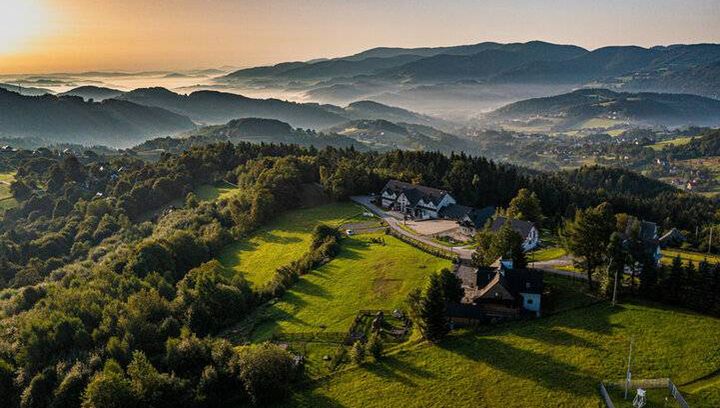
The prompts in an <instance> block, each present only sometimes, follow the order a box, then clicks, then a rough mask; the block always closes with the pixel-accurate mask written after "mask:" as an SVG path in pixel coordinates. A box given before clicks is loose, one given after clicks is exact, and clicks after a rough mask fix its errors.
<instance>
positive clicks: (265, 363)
mask: <svg viewBox="0 0 720 408" xmlns="http://www.w3.org/2000/svg"><path fill="white" fill-rule="evenodd" d="M237 364H238V366H239V367H240V379H241V380H242V382H243V384H244V386H245V391H246V392H247V394H248V396H249V397H250V400H251V401H252V402H253V404H255V405H258V404H263V403H266V402H268V401H271V400H273V399H277V398H282V397H283V396H285V395H286V394H287V393H288V391H289V390H290V384H291V383H292V381H293V379H294V377H295V365H294V363H293V359H292V357H291V356H290V353H288V352H287V351H285V350H283V349H281V348H280V347H278V346H276V345H274V344H270V343H263V344H258V345H252V346H247V347H244V348H243V349H241V350H240V351H238V362H237Z"/></svg>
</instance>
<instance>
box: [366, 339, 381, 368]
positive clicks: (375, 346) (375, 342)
mask: <svg viewBox="0 0 720 408" xmlns="http://www.w3.org/2000/svg"><path fill="white" fill-rule="evenodd" d="M366 348H367V351H368V352H369V353H370V355H371V356H373V358H374V359H375V360H376V361H377V360H379V359H380V358H381V357H382V354H383V344H382V340H381V339H380V336H379V335H378V334H377V333H373V334H372V335H370V339H368V342H367V347H366Z"/></svg>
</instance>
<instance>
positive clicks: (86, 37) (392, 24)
mask: <svg viewBox="0 0 720 408" xmlns="http://www.w3.org/2000/svg"><path fill="white" fill-rule="evenodd" d="M659 3H662V7H660V5H659ZM687 3H688V2H682V1H674V0H662V1H650V0H639V1H624V2H620V1H607V2H602V5H599V4H597V3H596V2H592V1H571V0H552V1H543V2H536V1H530V0H523V1H499V0H497V1H495V0H494V1H486V2H475V1H452V2H443V3H438V2H431V1H424V0H417V1H409V0H402V1H397V2H392V3H390V4H387V3H386V2H381V1H374V0H371V1H367V2H350V1H323V0H308V1H303V2H299V1H288V0H283V1H272V2H271V1H259V0H247V1H228V0H206V1H191V0H162V1H141V0H124V1H118V0H107V1H97V0H0V18H1V19H2V23H1V24H0V39H1V41H0V73H20V72H23V73H34V72H37V73H40V72H62V71H83V70H113V69H114V70H130V71H140V70H152V69H171V68H203V67H212V66H222V65H234V66H253V65H261V64H270V63H277V62H282V61H292V60H307V59H312V58H317V57H335V56H342V55H348V54H352V53H355V52H358V51H361V50H364V49H368V48H372V47H377V46H402V47H413V46H442V45H456V44H470V43H477V42H482V41H498V42H522V41H529V40H544V41H549V42H555V43H566V44H576V45H580V46H583V47H586V48H589V49H593V48H598V47H602V46H605V45H626V44H635V45H641V46H652V45H664V44H673V43H699V42H720V24H718V21H720V2H718V1H707V0H696V1H693V2H692V3H693V7H687Z"/></svg>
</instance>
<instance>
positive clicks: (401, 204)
mask: <svg viewBox="0 0 720 408" xmlns="http://www.w3.org/2000/svg"><path fill="white" fill-rule="evenodd" d="M380 204H381V205H382V206H383V207H384V208H387V209H391V210H394V211H399V212H401V213H403V214H408V215H410V216H412V217H416V218H420V219H431V218H439V216H440V215H439V213H440V211H441V210H442V209H443V208H445V207H448V206H450V205H454V204H456V201H455V199H454V198H453V196H452V195H450V193H449V192H447V191H445V190H441V189H438V188H433V187H426V186H420V185H415V184H410V183H405V182H403V181H398V180H390V181H388V183H387V184H386V185H385V187H384V188H383V189H382V191H381V192H380Z"/></svg>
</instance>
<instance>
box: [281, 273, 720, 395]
mask: <svg viewBox="0 0 720 408" xmlns="http://www.w3.org/2000/svg"><path fill="white" fill-rule="evenodd" d="M553 279H555V280H557V279H560V278H551V281H552V280H553ZM578 285H582V283H578ZM320 287H321V288H324V285H320ZM561 287H563V288H564V289H565V290H573V287H572V284H565V285H561ZM578 289H579V288H578ZM577 298H578V296H568V299H571V300H572V301H573V302H577ZM289 312H290V313H292V312H291V311H289ZM292 316H295V314H292ZM303 321H304V320H303ZM719 332H720V319H715V318H711V317H706V316H702V315H698V314H695V313H691V312H686V311H682V310H676V309H671V308H666V307H663V306H661V305H657V304H652V303H635V304H623V305H620V306H618V307H613V306H612V305H610V304H609V303H607V302H601V303H595V304H592V305H590V306H585V307H582V308H578V309H569V310H566V311H564V312H560V313H558V314H555V315H552V316H549V317H545V318H542V319H538V320H533V321H520V322H513V323H507V324H504V325H499V326H495V327H487V328H484V329H482V330H480V331H477V332H475V331H457V332H455V333H453V334H452V335H451V336H450V337H449V338H448V339H446V340H445V341H443V342H442V343H440V344H439V345H430V344H427V343H423V342H420V343H408V344H407V345H404V346H402V347H401V348H400V349H399V350H398V351H396V352H395V353H392V354H390V355H388V356H386V357H385V358H384V359H383V360H381V361H380V362H379V363H367V364H366V365H364V366H362V367H356V366H354V367H352V368H349V369H347V370H343V371H341V372H338V373H336V374H334V375H332V376H331V377H329V378H328V379H327V380H325V381H322V382H318V383H315V384H313V385H311V386H309V387H308V388H306V389H304V390H301V391H299V392H297V393H296V394H295V395H293V397H292V398H291V399H290V400H287V401H285V402H284V403H283V404H282V405H283V406H303V407H391V406H392V407H426V406H437V407H440V406H458V407H592V408H595V407H597V406H599V405H598V403H599V401H600V400H599V397H598V391H597V389H598V384H599V382H600V381H601V380H612V381H619V380H622V378H623V377H624V373H625V369H626V364H627V360H626V359H627V350H628V345H629V343H630V339H631V338H634V350H635V351H634V358H633V377H634V378H656V377H668V376H669V377H671V378H672V379H673V381H674V382H675V383H676V384H679V385H682V384H685V383H687V382H690V381H692V380H694V379H697V378H700V377H703V376H705V375H707V374H709V373H713V372H715V371H716V370H718V369H719V368H720V348H719V347H718V343H717V333H719ZM719 389H720V385H718V384H715V383H711V384H710V385H704V386H703V387H701V388H700V390H697V391H695V390H693V389H692V387H686V388H684V387H682V386H681V390H682V391H684V392H685V394H686V397H687V399H688V400H689V401H690V404H691V406H693V407H694V408H696V407H717V406H720V398H718V397H720V392H718V390H719ZM669 406H671V405H669Z"/></svg>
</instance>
